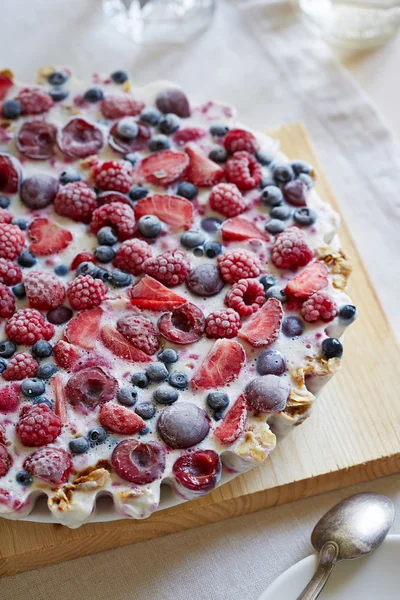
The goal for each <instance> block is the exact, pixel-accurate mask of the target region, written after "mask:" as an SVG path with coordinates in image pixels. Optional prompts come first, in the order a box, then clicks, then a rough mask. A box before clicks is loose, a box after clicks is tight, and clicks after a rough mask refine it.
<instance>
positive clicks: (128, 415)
mask: <svg viewBox="0 0 400 600" xmlns="http://www.w3.org/2000/svg"><path fill="white" fill-rule="evenodd" d="M99 420H100V423H101V424H102V426H103V427H105V429H108V430H109V431H112V432H113V433H118V434H121V435H134V434H135V433H137V432H138V431H140V429H143V427H146V424H145V422H144V421H143V420H142V419H141V418H140V417H139V415H137V414H136V413H134V412H133V411H132V410H129V408H126V407H125V406H120V405H119V404H115V403H114V402H106V403H105V404H103V405H102V406H101V408H100V414H99Z"/></svg>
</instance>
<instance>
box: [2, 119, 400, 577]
mask: <svg viewBox="0 0 400 600" xmlns="http://www.w3.org/2000/svg"><path fill="white" fill-rule="evenodd" d="M271 135H273V137H276V138H278V139H279V140H280V141H281V147H282V150H283V152H285V153H286V154H287V155H288V156H289V157H290V158H293V159H295V158H301V159H303V160H306V161H308V162H310V163H311V164H313V165H315V166H316V168H317V171H318V174H319V178H318V184H317V189H318V192H319V193H320V195H321V197H322V198H323V199H325V200H326V201H328V202H330V203H331V204H332V205H333V206H334V207H335V208H336V209H337V208H338V206H337V203H336V201H335V198H334V196H333V194H332V192H331V190H330V188H329V185H328V183H327V181H326V178H325V176H324V174H323V171H322V168H321V166H320V165H319V164H318V159H317V158H316V156H315V153H314V151H313V148H312V146H311V143H310V140H309V138H308V136H307V133H306V131H305V129H304V127H303V126H301V125H288V126H284V127H282V128H280V129H279V130H277V131H275V132H273V133H272V134H271ZM341 240H342V245H343V247H344V249H345V250H346V251H347V252H348V253H349V254H350V255H351V257H352V261H353V266H354V272H353V275H352V278H351V285H350V294H351V297H352V299H353V300H354V302H355V304H356V305H357V307H358V309H359V318H358V320H357V321H356V323H354V324H353V325H352V326H351V327H350V328H349V330H348V333H346V340H345V354H344V365H343V369H342V370H341V371H340V372H339V373H337V374H336V375H335V377H334V378H333V379H332V381H331V382H330V383H329V384H328V386H327V387H326V388H325V389H324V391H323V393H322V395H321V396H320V398H319V400H318V402H317V404H316V406H315V408H314V412H313V414H312V416H311V418H310V419H309V420H308V421H306V422H305V423H304V424H303V425H302V426H301V427H299V428H297V429H296V430H295V431H294V432H293V433H292V434H291V436H289V437H288V438H286V439H285V440H284V441H283V442H282V444H281V445H280V446H279V448H278V449H277V450H276V451H275V452H273V453H272V455H271V457H270V458H269V459H268V460H267V461H266V463H265V464H264V465H262V466H260V467H258V468H257V469H253V471H250V472H249V473H246V474H244V475H241V476H240V477H238V478H236V479H234V480H233V481H231V482H230V483H227V484H226V485H224V486H222V487H221V488H218V489H216V490H215V491H214V492H213V493H212V494H209V495H208V496H205V497H204V498H202V499H200V500H197V501H193V502H189V503H186V504H183V505H180V506H177V507H174V508H170V509H167V510H164V511H161V512H157V513H155V514H154V515H153V516H152V517H150V518H149V519H147V520H143V521H128V520H122V521H114V522H112V523H96V524H88V525H85V526H83V527H81V528H80V529H76V530H70V529H67V528H65V527H62V526H61V525H43V524H38V523H24V522H16V521H15V522H13V521H6V520H2V519H0V575H11V574H13V573H17V572H20V571H26V570H29V569H34V568H37V567H42V566H45V565H49V564H53V563H58V562H62V561H65V560H70V559H72V558H77V557H79V556H84V555H87V554H91V553H94V552H100V551H103V550H109V549H111V548H116V547H118V546H123V545H126V544H131V543H133V542H137V541H140V540H144V539H148V538H153V537H157V536H161V535H166V534H168V533H173V532H176V531H181V530H183V529H190V528H192V527H198V526H200V525H204V524H207V523H214V522H216V521H222V520H224V519H228V518H230V517H234V516H238V515H242V514H245V513H250V512H254V511H257V510H260V509H262V508H266V507H270V506H273V505H275V504H281V503H284V502H290V501H292V500H296V499H298V498H304V497H306V496H312V495H314V494H319V493H321V492H326V491H328V490H333V489H338V488H341V487H345V486H348V485H351V484H354V483H358V482H360V481H367V480H371V479H375V478H377V477H382V476H383V475H388V474H390V473H395V472H398V471H400V427H399V424H400V402H399V399H398V390H397V385H398V382H399V376H398V365H399V364H400V351H399V348H398V347H397V345H396V342H395V339H394V336H393V333H392V332H391V330H390V327H389V325H388V322H387V320H386V317H385V316H384V314H383V311H382V308H381V305H380V304H379V301H378V299H377V296H376V293H375V291H374V289H373V287H372V286H371V283H370V281H369V279H368V276H367V274H366V271H365V268H364V265H363V263H362V261H361V258H360V256H359V255H358V253H357V250H356V248H355V246H354V243H353V241H352V239H351V237H350V235H349V232H348V230H347V227H346V226H345V225H343V226H342V230H341Z"/></svg>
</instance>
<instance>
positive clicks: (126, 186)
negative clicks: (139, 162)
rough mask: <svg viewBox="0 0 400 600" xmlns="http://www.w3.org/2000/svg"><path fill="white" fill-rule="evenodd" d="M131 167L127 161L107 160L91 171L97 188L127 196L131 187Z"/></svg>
mask: <svg viewBox="0 0 400 600" xmlns="http://www.w3.org/2000/svg"><path fill="white" fill-rule="evenodd" d="M132 174H133V167H132V165H131V163H130V162H129V161H127V160H107V161H106V162H104V163H102V164H101V165H96V166H95V167H94V169H93V176H94V181H95V184H96V185H97V187H99V188H100V189H101V190H104V191H113V192H121V193H122V194H127V193H128V192H129V190H130V189H131V187H132Z"/></svg>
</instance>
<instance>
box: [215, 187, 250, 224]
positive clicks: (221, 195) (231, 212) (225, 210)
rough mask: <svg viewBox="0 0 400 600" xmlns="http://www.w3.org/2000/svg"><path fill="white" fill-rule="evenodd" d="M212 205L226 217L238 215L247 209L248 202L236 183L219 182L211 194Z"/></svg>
mask: <svg viewBox="0 0 400 600" xmlns="http://www.w3.org/2000/svg"><path fill="white" fill-rule="evenodd" d="M209 201H210V207H211V208H212V209H213V210H215V211H216V212H219V213H221V215H224V216H225V217H236V216H237V215H240V214H241V213H242V212H243V211H244V210H245V209H246V202H245V200H244V198H243V196H242V194H241V192H240V190H239V189H238V187H237V186H236V185H234V184H233V183H219V184H218V185H216V186H214V187H213V189H212V191H211V194H210V198H209Z"/></svg>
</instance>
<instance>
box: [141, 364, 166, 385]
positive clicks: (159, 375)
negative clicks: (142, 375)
mask: <svg viewBox="0 0 400 600" xmlns="http://www.w3.org/2000/svg"><path fill="white" fill-rule="evenodd" d="M146 375H147V377H148V378H149V379H150V380H151V381H157V382H160V381H165V380H166V379H168V376H169V373H168V370H167V367H166V366H165V365H164V363H162V362H154V363H151V364H150V365H149V366H148V367H147V369H146Z"/></svg>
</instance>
